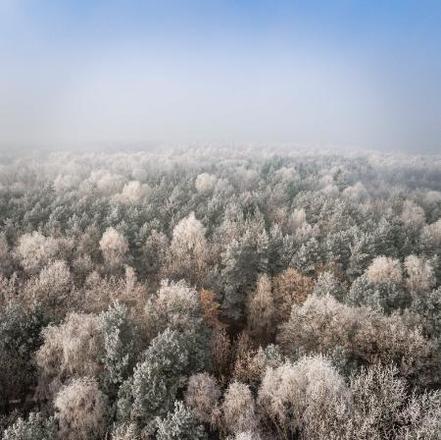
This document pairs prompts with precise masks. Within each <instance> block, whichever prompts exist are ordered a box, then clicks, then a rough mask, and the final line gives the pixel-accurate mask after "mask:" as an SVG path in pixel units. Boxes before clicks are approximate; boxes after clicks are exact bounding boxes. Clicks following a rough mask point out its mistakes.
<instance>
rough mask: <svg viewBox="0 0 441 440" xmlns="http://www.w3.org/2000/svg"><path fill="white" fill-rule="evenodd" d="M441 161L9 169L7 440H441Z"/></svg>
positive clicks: (49, 157) (369, 157)
mask: <svg viewBox="0 0 441 440" xmlns="http://www.w3.org/2000/svg"><path fill="white" fill-rule="evenodd" d="M440 338H441V156H436V155H433V156H415V155H413V156H412V155H397V154H396V155H393V154H374V153H371V154H368V153H357V154H355V153H354V154H349V153H347V154H345V153H341V154H325V153H317V154H313V153H293V152H280V153H278V154H276V153H272V152H270V151H266V150H262V151H260V152H256V151H247V150H231V149H210V148H206V149H196V148H193V149H190V148H188V149H182V150H179V151H174V152H173V154H171V153H170V152H169V151H163V152H150V153H148V152H139V153H137V152H133V153H116V152H114V153H90V154H87V153H45V154H43V155H41V156H40V157H33V156H26V155H25V154H23V155H22V156H21V157H13V156H9V157H3V158H2V159H1V161H0V436H1V439H2V440H31V439H32V440H43V439H44V440H55V439H67V440H69V439H70V440H86V439H92V440H93V439H95V440H104V439H110V440H129V439H130V440H145V439H158V440H175V439H176V440H177V439H184V440H185V439H188V440H199V439H228V440H255V439H257V440H259V439H260V440H266V439H268V440H269V439H280V440H288V439H299V440H324V439H331V440H350V439H354V440H368V439H369V440H371V439H373V440H376V439H378V440H379V439H391V440H394V439H396V440H398V439H405V440H417V439H419V440H426V439H427V440H436V439H441V369H440V366H441V345H440V341H441V339H440Z"/></svg>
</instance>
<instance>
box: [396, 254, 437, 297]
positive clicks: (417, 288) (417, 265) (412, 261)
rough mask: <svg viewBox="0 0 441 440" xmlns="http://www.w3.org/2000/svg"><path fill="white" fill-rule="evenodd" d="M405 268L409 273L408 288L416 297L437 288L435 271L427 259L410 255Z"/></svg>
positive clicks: (405, 262)
mask: <svg viewBox="0 0 441 440" xmlns="http://www.w3.org/2000/svg"><path fill="white" fill-rule="evenodd" d="M404 267H405V269H406V273H407V279H406V285H407V288H408V289H409V290H410V292H411V293H413V294H414V295H418V294H420V293H424V292H428V291H430V290H431V289H432V288H433V287H434V286H435V282H436V281H435V274H434V270H433V267H432V265H431V263H430V261H428V260H427V259H426V260H425V259H424V258H422V257H418V256H416V255H409V256H407V257H406V259H405V260H404Z"/></svg>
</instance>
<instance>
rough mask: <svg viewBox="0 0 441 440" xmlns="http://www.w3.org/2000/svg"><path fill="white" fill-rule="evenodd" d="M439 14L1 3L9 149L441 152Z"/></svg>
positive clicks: (212, 1)
mask: <svg viewBox="0 0 441 440" xmlns="http://www.w3.org/2000/svg"><path fill="white" fill-rule="evenodd" d="M440 23H441V2H440V1H425V0H418V1H417V0H415V1H408V0H400V1H396V0H382V1H377V0H370V1H369V0H366V1H361V0H360V1H355V0H353V1H349V0H321V1H319V0H309V1H306V0H304V1H295V0H291V1H286V0H281V1H278V0H254V1H251V0H201V1H196V0H186V1H184V0H181V1H172V0H156V1H150V0H144V1H141V0H133V1H132V0H125V1H113V0H106V1H104V0H102V1H101V0H72V1H71V0H51V1H50V0H0V148H2V149H14V148H22V147H25V148H33V149H38V148H43V147H50V148H65V147H67V148H70V147H81V146H92V145H94V146H98V145H122V146H123V145H132V144H133V145H143V144H152V143H158V144H165V143H170V144H178V145H182V144H187V143H190V144H202V145H203V144H241V143H244V144H256V145H264V144H265V145H272V144H274V145H276V144H284V145H293V147H295V146H296V145H297V146H302V147H313V148H320V147H326V148H333V147H344V148H347V147H357V148H370V149H380V150H386V151H397V150H398V151H409V152H422V153H426V152H440V153H441V85H440V78H441V25H440Z"/></svg>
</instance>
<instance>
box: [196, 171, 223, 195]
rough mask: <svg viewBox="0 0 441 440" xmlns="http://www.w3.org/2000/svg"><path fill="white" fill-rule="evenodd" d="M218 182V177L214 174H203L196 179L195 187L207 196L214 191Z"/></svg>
mask: <svg viewBox="0 0 441 440" xmlns="http://www.w3.org/2000/svg"><path fill="white" fill-rule="evenodd" d="M216 182H217V177H216V176H213V175H212V174H208V173H202V174H199V175H198V176H197V177H196V180H195V182H194V186H195V187H196V190H197V191H198V192H199V193H201V194H207V193H210V192H212V191H213V190H214V188H215V186H216Z"/></svg>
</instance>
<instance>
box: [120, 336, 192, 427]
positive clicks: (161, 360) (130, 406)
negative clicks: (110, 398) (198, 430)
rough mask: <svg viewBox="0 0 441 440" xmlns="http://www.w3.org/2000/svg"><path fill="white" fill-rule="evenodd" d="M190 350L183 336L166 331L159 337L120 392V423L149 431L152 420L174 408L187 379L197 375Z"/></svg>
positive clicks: (186, 339) (188, 343)
mask: <svg viewBox="0 0 441 440" xmlns="http://www.w3.org/2000/svg"><path fill="white" fill-rule="evenodd" d="M193 349H194V347H191V341H189V339H188V338H187V337H186V335H185V334H181V333H178V332H177V331H171V330H168V329H167V330H165V331H164V332H163V333H161V334H159V335H158V336H157V337H156V338H155V339H154V340H153V341H152V343H151V344H150V346H149V348H148V349H147V350H146V352H145V354H144V356H143V360H142V361H141V362H139V363H138V365H137V366H136V368H135V370H134V373H133V377H131V378H129V379H128V380H127V381H126V382H124V383H123V385H122V387H121V388H120V397H119V401H118V410H119V418H120V420H123V421H128V420H131V421H134V422H136V423H137V425H138V426H140V427H148V428H149V429H152V428H153V426H154V420H155V418H156V417H157V416H165V415H166V414H167V412H168V411H170V410H171V409H172V408H173V402H174V401H175V399H176V397H177V393H178V391H180V390H182V389H183V388H184V385H185V379H186V376H187V375H188V374H190V373H191V372H192V371H197V369H198V368H197V359H195V358H194V355H193V353H192V350H193ZM195 364H196V365H195Z"/></svg>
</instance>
